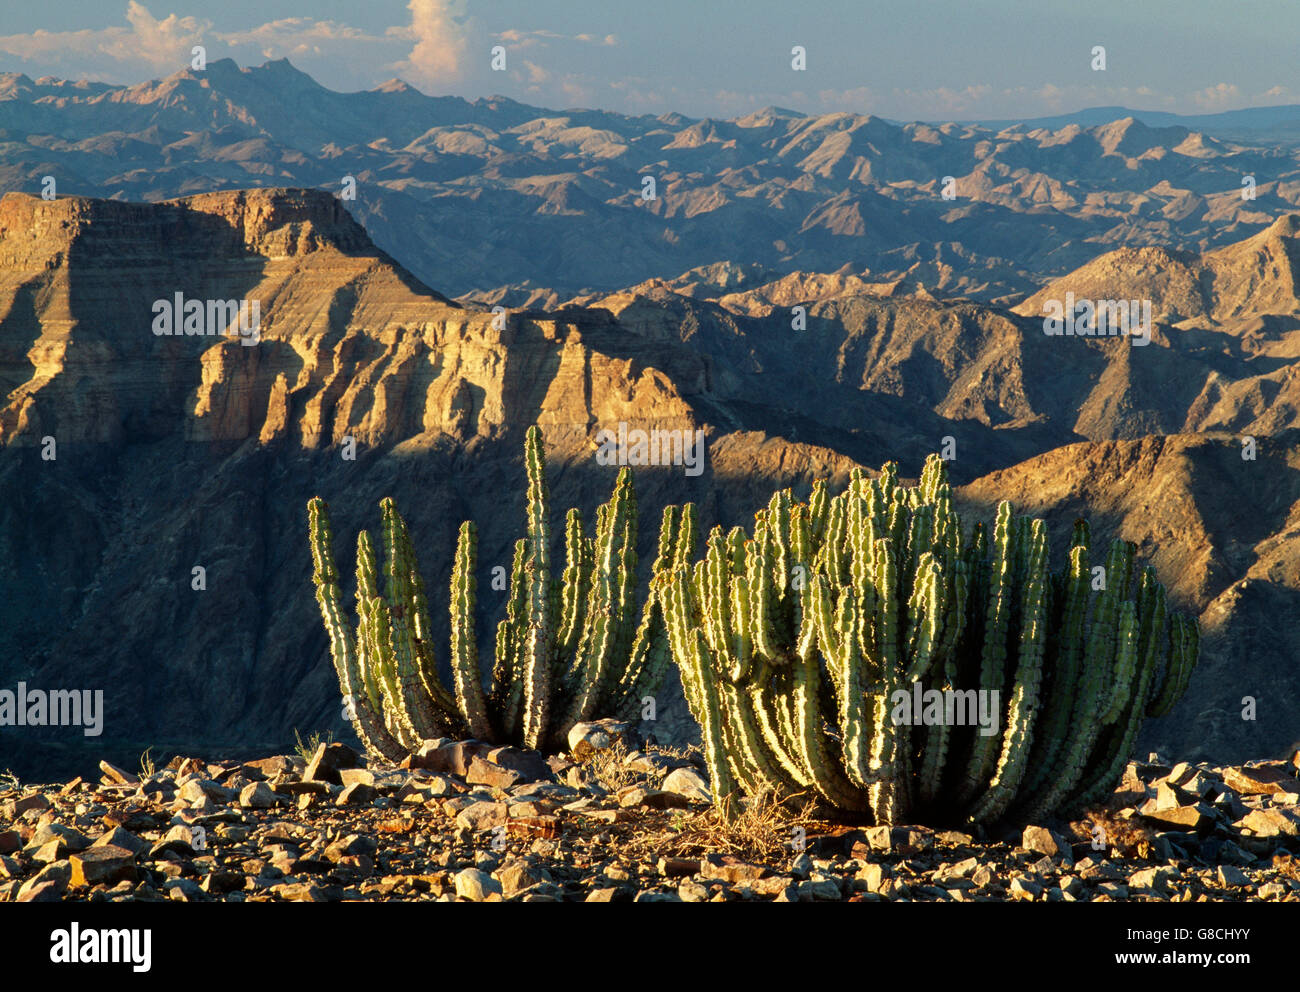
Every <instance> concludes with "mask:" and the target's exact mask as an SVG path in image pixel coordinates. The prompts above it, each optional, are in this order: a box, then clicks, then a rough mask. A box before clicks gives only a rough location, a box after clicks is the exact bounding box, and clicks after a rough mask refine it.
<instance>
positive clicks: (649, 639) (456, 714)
mask: <svg viewBox="0 0 1300 992" xmlns="http://www.w3.org/2000/svg"><path fill="white" fill-rule="evenodd" d="M525 455H526V463H527V469H528V524H527V532H526V536H525V537H523V538H521V539H520V540H519V541H518V542H517V543H516V545H515V553H514V567H513V571H512V573H511V576H510V586H509V593H508V597H509V598H508V601H507V606H506V616H505V618H504V619H503V620H502V621H501V622H500V623H499V624H498V626H497V630H496V650H495V657H494V659H493V662H492V665H491V680H490V685H488V686H487V687H486V688H485V686H484V684H483V675H482V671H481V669H480V667H479V657H478V646H477V643H476V637H475V629H474V622H475V598H476V591H477V583H476V579H475V570H476V567H477V561H476V557H477V537H476V531H475V527H474V524H473V522H472V521H468V520H467V521H465V523H464V524H462V525H461V528H460V535H459V540H458V542H457V545H456V553H455V557H454V565H453V569H452V573H451V582H450V607H449V609H450V620H451V645H450V649H451V651H450V655H451V657H450V660H451V673H452V678H451V683H452V684H451V685H450V686H447V685H444V684H443V683H442V681H441V680H440V678H439V674H438V666H437V662H436V659H435V655H434V651H433V635H432V627H431V624H430V621H429V604H428V599H427V597H426V594H425V589H424V582H423V580H422V579H421V577H420V573H419V569H418V567H417V565H416V560H415V552H414V551H413V550H412V547H411V539H410V535H409V534H408V532H407V529H406V523H405V521H403V520H402V517H401V515H400V514H398V512H397V507H396V505H395V504H394V503H393V501H392V500H391V499H385V500H383V501H381V502H380V504H379V505H380V510H381V513H382V541H383V546H384V562H383V567H382V571H381V569H380V567H379V565H378V562H377V560H376V556H375V550H374V545H373V543H372V541H371V538H370V534H369V532H367V531H364V530H363V531H361V533H360V534H358V536H357V582H356V613H357V623H356V625H355V627H354V626H352V625H350V624H349V623H348V622H347V621H346V620H345V618H344V611H343V606H342V592H341V589H340V583H339V573H338V570H337V569H336V568H335V565H334V557H333V535H332V531H331V528H330V519H329V508H328V506H327V505H326V504H325V501H324V500H322V499H320V498H319V497H318V498H316V499H313V500H311V501H310V502H309V503H308V518H309V526H310V532H311V547H312V558H313V562H314V565H315V573H314V576H313V579H314V582H315V585H316V599H317V602H318V603H319V605H320V611H321V617H322V619H323V620H324V623H325V631H326V633H327V634H328V636H329V642H330V652H331V655H332V657H333V661H334V668H335V671H336V673H337V675H338V679H339V687H340V689H341V691H342V693H343V699H344V704H345V709H344V711H345V713H346V714H347V716H348V717H349V718H350V719H351V721H352V724H353V727H354V729H355V730H356V733H357V736H358V737H359V738H360V739H361V742H362V743H363V744H364V745H365V747H366V748H367V750H369V751H371V752H372V753H374V754H377V755H380V756H382V757H385V758H388V759H390V760H398V759H400V758H401V757H403V756H405V755H406V754H409V753H411V752H412V751H413V750H416V749H418V748H419V746H420V743H421V741H423V740H425V739H428V738H434V737H440V736H447V737H455V738H463V737H466V736H472V737H475V738H478V739H480V740H486V741H491V742H493V743H499V744H522V745H524V746H527V747H533V748H548V749H556V748H562V747H563V746H564V742H565V741H564V738H565V734H566V733H567V731H568V729H569V728H570V727H572V726H573V724H575V723H577V722H579V721H583V720H589V719H592V718H593V717H602V716H619V717H622V718H625V719H630V718H633V717H635V716H636V715H637V714H638V712H639V711H640V708H641V700H642V699H643V697H645V696H646V695H649V694H651V693H653V692H654V691H655V689H656V688H657V687H658V684H659V682H660V680H661V679H662V677H663V675H664V674H665V672H666V671H667V668H668V665H669V662H670V653H669V650H668V645H667V639H666V629H665V626H664V620H663V613H662V609H661V607H660V604H659V602H658V600H657V598H656V597H655V596H654V595H653V593H652V594H651V595H650V596H649V597H648V598H647V600H646V602H645V603H644V605H643V606H642V607H641V609H640V615H639V622H638V611H637V603H636V591H637V589H636V586H637V582H636V568H637V555H636V534H637V513H636V495H635V492H634V490H633V487H632V476H631V472H630V471H629V470H628V469H626V468H625V469H623V470H622V471H621V472H620V473H619V476H618V480H617V482H616V483H615V486H614V492H613V495H612V497H611V498H610V500H609V502H607V503H605V504H604V505H603V506H601V507H600V509H599V511H598V513H597V517H596V531H595V534H594V536H591V537H588V536H587V533H586V531H585V530H584V527H583V522H582V516H581V514H580V513H579V512H578V511H577V510H576V509H571V510H569V512H568V516H567V519H566V534H565V536H566V551H567V567H566V568H565V569H564V571H563V573H562V575H561V576H560V578H559V581H558V582H557V581H553V579H552V575H551V550H550V544H551V532H550V515H549V509H548V503H549V497H548V491H547V486H546V472H545V463H544V460H543V455H542V437H541V432H540V431H539V430H538V428H536V427H532V428H530V429H529V431H528V436H527V440H526V443H525ZM693 528H694V517H693V511H684V512H681V513H679V512H678V511H677V509H676V508H675V507H669V508H668V509H667V510H665V512H664V517H663V526H662V529H661V531H660V538H659V559H658V560H657V561H656V562H655V568H656V569H657V570H659V571H663V570H666V569H668V568H670V567H672V565H673V560H674V555H675V554H676V547H677V544H678V543H679V542H680V543H681V544H682V547H683V549H685V548H687V547H689V546H690V545H692V544H693V543H694V538H693ZM682 555H683V561H684V560H685V555H686V551H685V550H683V551H682ZM381 580H382V584H383V587H382V589H381V588H380V585H381Z"/></svg>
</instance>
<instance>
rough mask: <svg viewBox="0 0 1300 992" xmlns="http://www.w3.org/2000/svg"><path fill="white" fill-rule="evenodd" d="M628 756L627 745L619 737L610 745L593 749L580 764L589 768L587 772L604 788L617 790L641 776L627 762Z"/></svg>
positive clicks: (609, 790) (610, 790)
mask: <svg viewBox="0 0 1300 992" xmlns="http://www.w3.org/2000/svg"><path fill="white" fill-rule="evenodd" d="M627 756H628V750H627V745H626V744H624V743H623V741H622V740H621V739H617V740H615V741H614V743H613V744H612V745H611V746H610V747H607V748H602V749H601V750H599V751H592V752H591V754H589V755H587V757H585V758H583V759H582V760H581V761H579V762H578V764H579V765H581V766H582V767H583V768H585V769H587V774H588V775H590V776H591V777H592V779H593V780H594V781H595V783H596V784H597V785H599V786H600V787H601V788H602V789H605V790H606V791H608V792H617V791H618V790H619V789H622V788H624V787H625V786H629V785H632V784H634V783H635V782H637V781H638V778H639V776H638V774H637V773H636V772H634V771H633V770H632V769H630V768H628V767H627V765H626V764H625V762H626V761H627Z"/></svg>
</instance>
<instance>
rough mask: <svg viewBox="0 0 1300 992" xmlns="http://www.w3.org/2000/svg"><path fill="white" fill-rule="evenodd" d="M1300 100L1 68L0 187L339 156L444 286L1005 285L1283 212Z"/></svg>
mask: <svg viewBox="0 0 1300 992" xmlns="http://www.w3.org/2000/svg"><path fill="white" fill-rule="evenodd" d="M1296 113H1297V111H1296V108H1294V107H1292V108H1285V107H1269V108H1258V109H1254V110H1248V111H1234V112H1231V113H1228V114H1217V115H1209V116H1207V117H1196V118H1175V117H1173V115H1165V114H1149V113H1145V112H1138V111H1126V110H1122V109H1119V108H1114V109H1111V108H1101V109H1099V110H1092V111H1084V112H1082V113H1080V114H1074V115H1065V116H1063V117H1060V118H1049V119H1044V120H1040V121H1020V122H994V123H993V124H992V125H979V124H952V123H944V124H924V123H908V124H892V123H889V122H888V121H886V120H884V119H882V118H878V117H867V116H860V115H855V114H847V113H835V114H823V115H817V116H808V115H803V114H799V113H796V112H794V111H788V110H781V109H779V108H768V109H765V110H761V111H758V112H755V113H752V114H748V115H746V116H744V117H741V118H737V119H734V120H722V119H709V118H706V119H693V118H687V117H684V116H682V115H680V114H665V115H661V116H658V117H652V116H627V115H623V114H616V113H609V112H604V111H596V110H564V111H558V110H547V109H543V108H538V107H530V106H527V105H524V104H521V103H517V102H515V101H512V100H508V99H505V98H500V97H497V98H492V99H480V100H474V101H466V100H462V99H459V98H456V97H431V96H425V95H423V94H421V93H419V92H417V91H416V90H414V89H412V88H411V87H409V86H407V85H406V84H404V83H402V82H400V81H397V80H394V81H392V82H390V83H386V84H384V85H383V86H380V87H378V88H376V89H374V90H370V91H367V92H360V93H337V92H334V91H331V90H329V89H326V88H325V87H323V86H320V85H319V84H317V83H316V82H315V81H314V80H313V79H312V78H311V77H310V76H308V75H306V74H304V73H302V72H300V71H298V70H297V69H295V68H294V67H293V66H292V65H290V64H289V63H288V62H287V61H285V60H280V61H272V62H267V63H266V64H264V65H262V66H258V67H253V68H240V67H239V66H237V65H236V64H235V63H234V62H232V61H230V60H220V61H215V62H211V63H209V64H208V67H207V68H206V69H205V70H203V71H201V72H195V71H190V70H185V71H182V72H178V73H176V74H174V75H172V76H169V77H167V78H166V79H163V80H156V81H152V82H148V83H142V84H139V85H134V86H110V85H107V84H103V83H90V82H68V81H63V80H57V79H52V78H43V79H39V80H32V79H30V78H28V77H27V76H24V75H19V74H4V75H0V190H13V191H26V192H32V193H37V192H40V189H41V182H42V179H43V177H45V176H53V177H54V178H55V180H56V182H57V189H58V191H59V192H60V193H62V194H74V195H82V196H92V197H110V198H119V199H127V200H133V201H154V200H161V199H168V198H172V197H177V196H186V195H191V194H195V193H203V192H211V191H215V190H229V189H243V188H248V187H253V186H293V187H317V188H323V189H327V190H330V191H332V192H335V193H340V192H343V191H344V189H345V185H344V177H346V176H351V177H353V179H355V180H356V199H355V200H350V201H346V202H345V206H346V207H347V208H348V209H349V210H350V211H351V212H352V213H353V214H354V216H356V218H357V219H358V220H359V221H360V222H361V223H363V224H364V225H365V226H366V228H367V230H368V231H369V232H370V233H371V235H372V237H373V238H374V240H375V242H376V244H377V245H378V246H379V247H381V248H382V249H384V250H386V251H388V252H390V253H391V254H393V255H394V256H395V257H397V258H400V259H402V261H403V263H404V264H405V265H406V266H407V267H408V268H409V269H410V270H411V271H412V272H413V273H414V274H415V275H416V276H417V277H418V278H420V279H421V280H423V281H424V282H425V283H427V284H428V285H431V286H437V287H438V288H439V289H440V290H441V291H442V292H444V293H447V294H449V295H451V296H465V295H471V296H475V297H478V298H482V299H487V298H489V297H492V298H496V299H498V300H500V299H506V298H509V299H515V300H518V299H527V298H529V297H530V296H532V295H533V294H535V293H536V292H537V291H538V290H539V289H541V290H547V291H554V292H556V293H558V294H560V295H561V296H565V295H567V296H572V295H575V294H578V293H591V292H602V291H604V292H608V291H612V290H615V289H618V288H620V287H625V286H630V285H634V284H636V283H640V282H643V281H645V280H647V279H651V278H660V279H671V278H674V277H677V276H679V275H680V274H681V273H683V272H686V271H688V270H692V269H698V268H701V267H708V266H719V265H728V264H729V265H732V266H757V267H759V268H760V269H762V270H764V271H770V272H773V273H775V274H776V275H778V276H779V275H784V274H789V273H792V272H796V271H802V272H837V271H841V270H843V271H845V272H852V273H854V274H857V275H859V276H861V277H862V278H863V279H864V281H866V282H869V283H873V284H886V283H900V282H901V283H904V284H906V285H909V286H916V285H919V286H921V287H923V288H924V289H925V290H926V291H929V292H933V293H935V294H937V295H942V296H947V297H953V296H966V297H969V298H971V299H974V300H978V301H981V302H986V303H987V302H1002V303H1010V302H1016V301H1019V300H1020V299H1022V298H1024V297H1025V296H1027V295H1029V294H1030V293H1032V292H1033V291H1034V290H1035V289H1037V288H1039V287H1040V286H1041V285H1042V283H1043V282H1044V280H1046V279H1048V278H1051V277H1054V276H1060V275H1064V274H1065V273H1067V272H1070V271H1072V270H1073V269H1075V268H1077V267H1078V266H1080V265H1083V264H1084V263H1086V262H1088V261H1089V260H1091V259H1092V258H1094V257H1095V256H1096V255H1097V254H1099V253H1100V252H1102V251H1105V250H1107V249H1109V248H1112V247H1115V246H1118V245H1121V244H1123V245H1131V246H1144V245H1149V246H1163V247H1168V248H1178V249H1194V250H1205V249H1207V248H1213V247H1216V246H1218V245H1223V244H1227V243H1230V242H1232V241H1236V240H1240V239H1241V238H1242V237H1244V236H1246V235H1249V234H1253V233H1256V232H1258V231H1260V230H1262V229H1264V228H1266V227H1267V226H1268V225H1270V224H1271V223H1272V222H1273V220H1274V219H1276V217H1278V216H1280V215H1282V214H1284V213H1286V212H1288V211H1290V210H1293V209H1298V208H1300V150H1297V149H1295V148H1292V147H1291V146H1290V145H1288V144H1285V143H1283V142H1282V139H1281V138H1279V135H1280V134H1283V133H1289V129H1291V128H1292V127H1293V123H1294V121H1295V119H1296ZM647 177H648V178H651V179H653V180H654V184H655V189H654V194H655V198H654V199H652V200H647V199H643V198H642V196H643V189H644V187H643V180H644V179H645V178H647ZM1246 177H1251V179H1252V180H1253V182H1254V184H1255V185H1254V192H1255V198H1254V199H1243V197H1242V189H1243V181H1244V180H1245V179H1246ZM945 192H947V193H948V194H950V195H951V196H952V198H951V199H948V198H945ZM846 267H847V268H846Z"/></svg>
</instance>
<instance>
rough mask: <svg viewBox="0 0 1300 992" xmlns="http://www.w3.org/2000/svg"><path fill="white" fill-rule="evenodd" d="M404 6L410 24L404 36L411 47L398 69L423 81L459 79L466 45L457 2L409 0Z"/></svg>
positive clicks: (446, 0) (452, 0)
mask: <svg viewBox="0 0 1300 992" xmlns="http://www.w3.org/2000/svg"><path fill="white" fill-rule="evenodd" d="M407 9H408V10H410V12H411V26H410V28H409V29H408V32H409V33H408V34H406V37H410V38H413V39H414V40H415V47H414V48H412V49H411V54H410V55H408V56H407V58H406V62H405V63H404V64H402V65H401V66H400V68H403V69H404V70H405V71H407V72H409V73H410V74H411V75H413V76H415V77H416V79H418V80H420V81H423V82H434V83H436V82H445V81H447V80H451V79H459V78H460V76H461V74H462V72H463V69H464V59H465V50H466V47H467V42H466V39H465V32H464V29H463V27H462V25H461V22H460V20H459V19H458V17H459V14H460V4H459V3H456V2H455V0H411V2H410V3H409V4H407ZM390 33H393V34H397V33H398V32H390Z"/></svg>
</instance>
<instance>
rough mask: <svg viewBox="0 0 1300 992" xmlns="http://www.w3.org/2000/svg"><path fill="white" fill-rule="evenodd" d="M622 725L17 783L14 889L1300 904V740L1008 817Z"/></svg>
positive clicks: (330, 748) (41, 896)
mask: <svg viewBox="0 0 1300 992" xmlns="http://www.w3.org/2000/svg"><path fill="white" fill-rule="evenodd" d="M625 731H626V728H625V727H624V726H622V725H612V724H609V723H608V722H604V723H603V724H595V725H580V726H579V727H578V728H575V733H574V734H573V735H572V737H571V740H570V744H571V748H572V752H571V754H570V755H569V756H566V757H551V758H549V759H548V758H543V757H542V756H541V755H539V754H537V753H535V752H530V751H524V750H520V749H517V748H493V747H490V746H489V745H486V744H483V743H481V742H477V741H464V742H454V741H445V740H443V741H430V742H427V743H426V744H425V746H424V747H423V748H422V749H421V751H420V752H419V753H418V754H415V755H412V756H411V757H410V758H408V759H407V760H406V761H405V762H403V764H402V766H401V767H392V766H379V765H374V764H367V763H366V762H365V761H364V760H363V759H361V758H360V757H359V756H358V755H357V754H356V753H355V752H354V751H353V750H352V749H351V748H349V747H347V746H346V745H343V744H337V743H328V744H321V745H319V747H317V749H316V750H315V753H314V754H312V755H310V758H309V760H307V759H304V757H301V756H296V755H277V756H274V757H269V758H264V759H261V760H256V761H246V762H242V763H240V762H212V763H208V762H204V761H200V760H197V759H194V758H177V759H175V760H173V761H172V762H171V763H170V764H169V765H168V766H167V767H166V768H163V769H158V770H150V769H148V768H145V769H142V773H141V774H140V775H136V774H132V773H130V772H128V771H125V770H123V769H120V768H117V767H114V766H113V765H110V764H108V763H107V762H105V763H103V764H102V765H101V770H102V772H103V778H102V780H101V781H100V782H98V783H92V782H86V781H82V780H81V779H77V780H74V781H72V782H68V783H66V784H63V785H52V786H26V787H17V786H15V787H12V788H9V789H8V790H6V791H0V902H11V901H16V902H38V901H58V900H89V901H92V902H103V901H110V902H125V901H133V900H135V901H162V900H176V901H180V902H205V901H225V902H265V901H292V902H330V901H355V900H395V901H425V900H437V901H443V902H446V901H453V900H457V901H459V900H465V901H471V902H480V901H487V902H493V901H499V900H510V901H513V900H520V901H524V902H556V901H564V902H578V901H586V902H613V901H623V900H635V901H638V902H677V901H682V902H726V901H732V900H759V901H776V902H796V901H797V902H807V901H814V900H827V901H835V900H848V901H882V900H914V901H945V900H951V901H957V902H982V901H1003V900H1008V899H1010V900H1025V901H1033V902H1086V901H1092V902H1104V901H1119V900H1135V901H1174V902H1189V901H1195V902H1206V901H1216V902H1217V901H1228V902H1241V901H1256V900H1262V901H1270V902H1277V901H1281V902H1300V857H1293V854H1294V855H1300V779H1297V772H1298V771H1300V769H1298V768H1297V765H1296V763H1295V761H1294V760H1293V761H1292V762H1286V761H1260V762H1253V763H1250V764H1247V765H1244V766H1236V767H1220V766H1212V765H1206V764H1201V765H1188V764H1185V763H1184V764H1177V765H1174V766H1172V767H1170V766H1169V765H1167V764H1165V763H1163V762H1161V761H1160V760H1159V757H1158V756H1156V755H1152V756H1151V760H1149V761H1146V762H1133V763H1131V764H1130V765H1129V767H1128V770H1127V772H1126V775H1125V778H1124V781H1123V782H1122V783H1121V785H1120V787H1119V789H1118V790H1117V791H1116V793H1115V796H1114V799H1113V801H1112V802H1111V803H1110V804H1109V805H1108V807H1107V808H1106V809H1098V810H1096V811H1094V812H1092V813H1090V814H1089V815H1088V816H1087V817H1086V818H1085V819H1082V820H1079V821H1075V822H1070V823H1065V822H1053V823H1045V824H1031V825H1029V826H1026V827H1024V828H1023V829H1020V828H1017V829H1016V830H1014V831H1011V832H1010V833H1006V834H1000V835H997V836H982V835H978V834H976V835H972V834H971V833H964V832H961V831H957V830H948V831H943V830H933V829H930V828H928V827H922V826H895V827H867V828H856V827H852V826H846V825H833V824H828V823H824V822H820V821H818V820H817V819H815V818H813V817H812V816H811V815H810V814H809V813H808V811H806V810H805V811H790V810H781V809H778V808H776V807H773V806H770V805H761V804H760V805H757V806H755V807H753V808H751V809H750V810H748V811H747V812H746V813H745V814H744V815H743V816H742V817H741V818H740V820H739V821H738V822H737V823H735V824H733V825H728V826H724V825H722V824H721V823H720V822H719V821H718V820H717V818H716V817H715V815H714V813H713V810H712V807H711V806H710V804H709V795H708V785H707V778H706V776H705V775H704V773H703V770H702V762H701V761H700V759H699V756H698V754H692V753H689V752H685V751H680V750H668V749H659V748H657V747H655V746H654V745H653V744H646V745H644V746H643V747H641V748H640V749H637V750H629V749H628V745H627V743H626V741H625V740H624V738H623V737H622V736H621V735H622V734H624V733H625Z"/></svg>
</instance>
